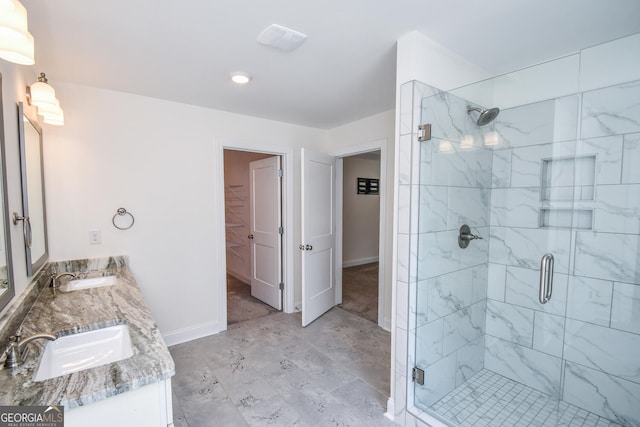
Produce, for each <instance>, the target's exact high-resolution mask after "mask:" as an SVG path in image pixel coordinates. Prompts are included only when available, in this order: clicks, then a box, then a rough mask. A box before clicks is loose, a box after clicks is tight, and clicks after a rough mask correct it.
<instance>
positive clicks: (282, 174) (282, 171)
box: [278, 169, 284, 178]
mask: <svg viewBox="0 0 640 427" xmlns="http://www.w3.org/2000/svg"><path fill="white" fill-rule="evenodd" d="M278 176H279V177H280V178H282V177H283V176H284V170H282V169H278Z"/></svg>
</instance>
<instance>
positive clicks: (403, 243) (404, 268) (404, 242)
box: [397, 234, 410, 283]
mask: <svg viewBox="0 0 640 427" xmlns="http://www.w3.org/2000/svg"><path fill="white" fill-rule="evenodd" d="M397 239H398V260H397V261H398V265H397V270H398V281H399V282H404V283H408V282H409V249H410V239H409V235H408V234H398V235H397Z"/></svg>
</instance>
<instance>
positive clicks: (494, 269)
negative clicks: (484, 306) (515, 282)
mask: <svg viewBox="0 0 640 427" xmlns="http://www.w3.org/2000/svg"><path fill="white" fill-rule="evenodd" d="M506 282H507V266H506V265H502V264H495V263H493V262H490V263H489V267H488V277H487V287H488V289H487V298H490V299H493V300H496V301H504V293H505V287H506Z"/></svg>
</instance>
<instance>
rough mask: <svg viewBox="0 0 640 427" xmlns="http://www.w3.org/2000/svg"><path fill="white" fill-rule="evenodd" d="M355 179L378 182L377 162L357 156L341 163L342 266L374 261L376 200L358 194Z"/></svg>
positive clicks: (377, 228) (376, 197) (377, 224)
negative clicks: (372, 179) (375, 180)
mask: <svg viewBox="0 0 640 427" xmlns="http://www.w3.org/2000/svg"><path fill="white" fill-rule="evenodd" d="M358 178H375V179H380V160H376V159H368V158H362V157H358V156H350V157H345V158H344V161H343V191H342V200H343V201H342V265H343V267H351V266H354V265H361V264H367V263H370V262H376V261H378V240H379V237H380V196H379V195H368V194H358V192H357V182H358Z"/></svg>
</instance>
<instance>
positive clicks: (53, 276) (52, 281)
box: [49, 273, 77, 289]
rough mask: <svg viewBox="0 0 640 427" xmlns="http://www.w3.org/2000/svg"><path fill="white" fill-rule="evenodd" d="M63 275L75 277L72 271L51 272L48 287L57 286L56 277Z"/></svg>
mask: <svg viewBox="0 0 640 427" xmlns="http://www.w3.org/2000/svg"><path fill="white" fill-rule="evenodd" d="M64 276H71V278H73V279H75V278H76V277H77V276H76V275H75V274H73V273H58V274H56V273H51V278H50V279H49V287H50V288H54V289H55V288H57V287H58V279H59V278H61V277H64Z"/></svg>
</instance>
